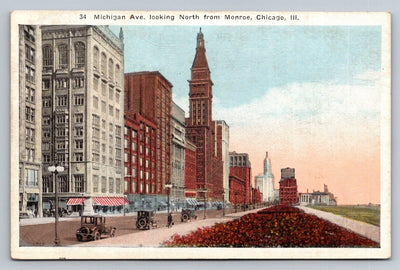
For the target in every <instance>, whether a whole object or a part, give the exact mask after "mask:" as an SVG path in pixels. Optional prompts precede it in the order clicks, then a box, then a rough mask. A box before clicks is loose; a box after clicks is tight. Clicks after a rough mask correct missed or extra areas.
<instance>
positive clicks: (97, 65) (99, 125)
mask: <svg viewBox="0 0 400 270" xmlns="http://www.w3.org/2000/svg"><path fill="white" fill-rule="evenodd" d="M123 46H124V45H123V33H122V30H121V33H120V37H119V38H118V37H116V36H115V35H114V34H113V33H112V32H111V31H110V29H109V28H108V27H106V26H86V25H85V26H80V25H75V26H73V25H69V26H42V52H43V57H42V60H43V71H42V88H43V89H42V103H43V110H42V161H43V202H44V204H45V203H46V207H49V205H51V204H53V203H54V199H53V198H54V184H55V183H54V181H53V175H52V174H51V173H50V172H49V171H48V167H49V166H50V165H54V164H57V165H62V166H63V167H64V168H65V170H64V172H61V173H58V174H57V180H58V183H59V185H58V187H59V190H58V191H59V195H60V205H61V207H64V206H65V204H66V205H69V206H70V207H71V208H72V210H75V211H82V204H84V211H85V212H87V213H92V212H93V206H94V205H95V206H96V207H95V210H96V211H97V210H99V211H109V210H114V206H116V205H121V204H122V202H123V200H121V198H123V191H124V183H123V164H122V160H123V148H122V138H123V127H124V107H123V102H124V100H123V92H122V91H123V89H124V78H123V70H124V67H123V63H124V62H123V57H124V55H123ZM105 197H106V199H104V198H105Z"/></svg>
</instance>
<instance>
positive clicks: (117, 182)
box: [115, 178, 121, 193]
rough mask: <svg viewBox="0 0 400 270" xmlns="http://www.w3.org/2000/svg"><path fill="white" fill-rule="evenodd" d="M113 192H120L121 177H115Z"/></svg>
mask: <svg viewBox="0 0 400 270" xmlns="http://www.w3.org/2000/svg"><path fill="white" fill-rule="evenodd" d="M115 193H121V178H116V179H115Z"/></svg>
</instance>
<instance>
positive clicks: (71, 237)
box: [20, 208, 258, 246]
mask: <svg viewBox="0 0 400 270" xmlns="http://www.w3.org/2000/svg"><path fill="white" fill-rule="evenodd" d="M257 210H258V209H257ZM257 210H253V211H257ZM225 212H226V214H227V215H229V213H232V215H230V216H229V217H226V218H222V210H215V209H211V210H207V212H206V216H207V219H206V220H205V223H204V221H203V216H204V211H203V210H199V211H196V215H197V216H198V218H197V220H193V221H192V222H190V223H183V224H181V221H180V215H181V213H180V212H173V214H172V217H173V221H174V223H175V225H174V226H173V228H170V229H168V228H166V226H167V213H166V212H157V213H156V214H155V220H156V221H157V228H155V229H152V230H150V231H147V234H150V235H156V234H159V232H160V231H161V229H164V228H165V229H167V231H168V234H169V235H172V234H173V233H172V232H174V231H176V230H182V232H183V230H185V231H186V226H188V228H192V227H194V229H196V228H197V227H201V226H210V225H213V224H214V223H216V222H221V221H223V220H226V219H232V218H234V217H236V216H237V217H240V216H242V215H243V214H244V213H249V212H250V211H247V212H242V211H238V213H234V212H235V210H234V208H233V209H225ZM215 218H218V219H215ZM221 218H222V219H221ZM20 223H21V225H20V245H21V246H52V245H54V218H37V219H28V220H27V219H25V220H21V221H20ZM27 223H30V224H32V225H23V224H27ZM203 223H204V224H203ZM106 225H107V226H109V225H111V226H115V227H116V228H117V231H116V238H119V236H126V235H128V234H136V233H139V232H143V231H140V230H138V229H136V213H129V214H128V215H126V216H110V217H106ZM182 225H183V226H182ZM79 227H80V218H79V217H66V218H62V219H61V220H60V221H59V225H58V236H59V238H60V242H61V245H63V246H67V245H76V244H79V243H80V242H78V241H77V239H76V236H75V232H76V230H77V229H79ZM155 230H157V232H156V231H155ZM189 231H190V229H189ZM177 232H179V231H177ZM122 238H125V237H122ZM126 239H131V238H126ZM103 241H104V240H101V241H97V242H96V244H97V243H101V244H105V243H103ZM94 243H95V242H94V241H92V242H87V244H89V245H93V244H94Z"/></svg>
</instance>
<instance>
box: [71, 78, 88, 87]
mask: <svg viewBox="0 0 400 270" xmlns="http://www.w3.org/2000/svg"><path fill="white" fill-rule="evenodd" d="M84 86H85V78H83V77H75V78H73V79H72V88H74V89H76V88H83V87H84Z"/></svg>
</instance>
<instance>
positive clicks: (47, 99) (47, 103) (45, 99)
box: [42, 97, 51, 108]
mask: <svg viewBox="0 0 400 270" xmlns="http://www.w3.org/2000/svg"><path fill="white" fill-rule="evenodd" d="M42 100H43V107H44V108H50V107H51V97H43V99H42Z"/></svg>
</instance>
